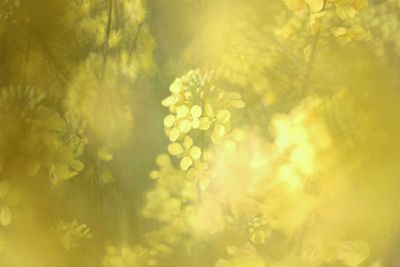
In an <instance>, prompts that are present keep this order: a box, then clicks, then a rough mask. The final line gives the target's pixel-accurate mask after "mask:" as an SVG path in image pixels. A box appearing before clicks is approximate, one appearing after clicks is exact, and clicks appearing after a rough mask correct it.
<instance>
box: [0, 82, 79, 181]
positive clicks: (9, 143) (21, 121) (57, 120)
mask: <svg viewBox="0 0 400 267" xmlns="http://www.w3.org/2000/svg"><path fill="white" fill-rule="evenodd" d="M45 97H46V94H45V93H44V92H43V91H41V90H37V89H35V88H32V87H29V86H28V87H16V88H14V87H9V88H3V89H2V91H1V96H0V111H1V113H2V114H1V115H0V121H1V123H2V124H3V125H7V127H5V128H4V129H3V130H2V131H1V132H0V147H1V150H2V151H1V156H0V161H1V162H2V163H1V166H2V167H1V168H0V169H5V170H3V171H6V170H7V167H8V165H12V164H13V162H20V161H21V159H22V162H23V164H24V168H23V169H24V170H25V175H28V176H36V175H38V174H40V171H41V170H44V171H45V172H46V173H47V174H48V176H49V178H50V181H51V183H52V185H58V184H60V183H61V182H63V181H65V180H67V179H70V178H72V177H74V176H76V175H77V174H78V173H79V172H81V171H82V170H83V168H84V165H83V163H82V162H81V161H79V160H78V159H77V157H78V150H81V148H82V146H81V141H82V140H81V139H80V138H79V135H78V134H77V128H74V129H69V128H68V127H67V121H66V119H64V118H63V117H61V115H60V114H59V113H58V112H57V111H55V110H54V109H52V108H51V107H49V106H47V105H46V104H45ZM71 136H75V138H74V140H72V139H70V137H71ZM79 147H80V148H79ZM15 154H17V155H18V156H11V155H15ZM5 159H7V161H8V162H3V160H5Z"/></svg>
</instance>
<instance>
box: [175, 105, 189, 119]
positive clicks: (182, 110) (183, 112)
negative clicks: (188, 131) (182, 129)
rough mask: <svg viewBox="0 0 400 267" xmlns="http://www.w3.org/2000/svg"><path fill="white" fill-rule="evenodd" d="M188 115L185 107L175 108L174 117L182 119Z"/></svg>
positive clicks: (187, 109)
mask: <svg viewBox="0 0 400 267" xmlns="http://www.w3.org/2000/svg"><path fill="white" fill-rule="evenodd" d="M187 115H189V108H188V107H187V106H186V105H181V106H179V107H177V108H176V117H177V118H184V117H186V116H187Z"/></svg>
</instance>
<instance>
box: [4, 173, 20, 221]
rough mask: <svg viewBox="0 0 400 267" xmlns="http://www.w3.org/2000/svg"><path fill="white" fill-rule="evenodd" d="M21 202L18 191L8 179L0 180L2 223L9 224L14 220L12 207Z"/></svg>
mask: <svg viewBox="0 0 400 267" xmlns="http://www.w3.org/2000/svg"><path fill="white" fill-rule="evenodd" d="M19 202H20V195H19V193H18V191H16V190H15V189H14V188H12V186H11V184H10V183H9V182H8V181H7V180H3V181H1V182H0V223H1V225H3V226H8V225H10V223H11V222H12V213H11V207H13V206H15V205H17V204H18V203H19Z"/></svg>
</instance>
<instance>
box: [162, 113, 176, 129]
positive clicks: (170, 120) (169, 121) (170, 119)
mask: <svg viewBox="0 0 400 267" xmlns="http://www.w3.org/2000/svg"><path fill="white" fill-rule="evenodd" d="M174 123H175V116H174V115H172V114H169V115H168V116H166V117H165V118H164V126H165V127H167V128H171V127H172V126H173V125H174Z"/></svg>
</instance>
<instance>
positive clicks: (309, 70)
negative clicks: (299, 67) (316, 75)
mask: <svg viewBox="0 0 400 267" xmlns="http://www.w3.org/2000/svg"><path fill="white" fill-rule="evenodd" d="M320 35H321V30H319V31H318V32H317V33H316V34H315V36H314V38H313V41H312V44H311V51H310V58H309V59H308V62H307V65H306V70H305V75H304V80H303V83H302V85H301V89H300V92H301V95H302V97H304V96H305V95H306V93H307V88H308V85H309V82H310V76H311V73H312V71H313V67H314V62H315V54H316V51H317V47H318V41H319V38H320Z"/></svg>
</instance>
